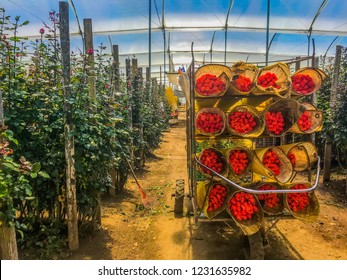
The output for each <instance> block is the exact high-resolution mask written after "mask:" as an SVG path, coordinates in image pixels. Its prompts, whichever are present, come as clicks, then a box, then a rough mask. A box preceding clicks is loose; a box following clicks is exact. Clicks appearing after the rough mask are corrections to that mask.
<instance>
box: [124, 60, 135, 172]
mask: <svg viewBox="0 0 347 280" xmlns="http://www.w3.org/2000/svg"><path fill="white" fill-rule="evenodd" d="M130 69H131V65H130V58H127V59H126V60H125V75H126V79H127V92H128V113H129V128H130V131H131V132H132V131H133V108H132V99H133V95H132V92H131V70H130ZM129 151H130V163H131V167H132V168H134V139H133V137H131V138H130V148H129Z"/></svg>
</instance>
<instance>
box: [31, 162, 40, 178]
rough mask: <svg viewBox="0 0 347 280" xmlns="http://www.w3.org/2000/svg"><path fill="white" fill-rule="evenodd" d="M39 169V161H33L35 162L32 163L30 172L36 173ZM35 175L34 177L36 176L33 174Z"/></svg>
mask: <svg viewBox="0 0 347 280" xmlns="http://www.w3.org/2000/svg"><path fill="white" fill-rule="evenodd" d="M40 169H41V163H39V162H35V163H34V164H33V168H32V172H34V173H37V172H39V171H40ZM35 177H36V176H35ZM35 177H33V178H35Z"/></svg>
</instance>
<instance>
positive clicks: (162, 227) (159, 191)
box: [69, 122, 347, 260]
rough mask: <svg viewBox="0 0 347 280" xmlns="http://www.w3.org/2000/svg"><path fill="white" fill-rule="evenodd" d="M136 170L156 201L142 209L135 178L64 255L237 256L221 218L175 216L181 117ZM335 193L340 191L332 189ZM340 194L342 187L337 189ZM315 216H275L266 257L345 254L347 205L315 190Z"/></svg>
mask: <svg viewBox="0 0 347 280" xmlns="http://www.w3.org/2000/svg"><path fill="white" fill-rule="evenodd" d="M155 154H156V158H154V159H151V160H149V161H148V163H147V165H146V166H147V167H146V170H145V172H143V173H142V174H140V175H139V180H140V183H141V184H142V186H143V187H144V189H146V191H147V192H148V193H149V194H150V195H151V196H152V197H155V198H156V200H157V205H156V208H155V209H152V210H144V209H143V208H142V207H141V201H140V197H139V193H138V190H137V188H136V185H135V182H134V181H133V180H130V181H129V182H128V184H127V186H126V188H125V189H126V191H124V192H123V193H122V194H119V195H118V196H117V198H116V199H111V198H107V199H104V200H103V209H102V213H103V215H102V227H101V228H100V229H99V230H98V232H96V234H94V235H93V236H88V237H86V238H82V239H81V248H80V250H79V251H77V252H75V253H73V254H72V255H71V256H70V257H69V259H94V260H96V259H133V260H135V259H158V260H161V259H169V260H175V259H187V260H189V259H239V258H240V257H241V255H240V251H241V247H240V241H239V240H240V233H239V231H238V230H235V229H233V228H230V227H228V226H226V225H225V224H223V223H202V224H200V226H199V227H198V228H195V227H194V224H193V219H192V218H191V217H186V216H184V217H182V218H174V214H173V202H174V201H173V199H171V193H172V192H173V188H174V187H175V182H176V180H177V179H187V178H186V177H187V175H186V174H187V172H186V152H185V127H184V123H183V122H181V123H180V124H179V125H178V126H177V127H173V128H172V129H171V131H170V132H167V133H165V135H164V141H163V143H162V144H161V146H160V148H159V149H158V150H157V151H156V153H155ZM334 193H335V194H336V193H337V195H339V193H340V192H334ZM341 194H342V192H341ZM318 197H319V201H320V204H321V213H320V215H319V217H318V219H317V221H315V222H313V223H309V224H305V223H303V222H301V221H298V220H280V221H279V222H278V223H277V224H276V225H275V226H274V227H273V228H271V230H270V231H269V232H268V239H269V245H268V246H267V247H266V249H265V251H266V259H347V206H346V204H344V203H345V202H346V200H345V199H342V200H341V199H340V200H339V199H338V197H334V196H333V195H332V194H331V193H330V192H329V191H328V189H327V188H326V187H321V190H320V191H319V192H318Z"/></svg>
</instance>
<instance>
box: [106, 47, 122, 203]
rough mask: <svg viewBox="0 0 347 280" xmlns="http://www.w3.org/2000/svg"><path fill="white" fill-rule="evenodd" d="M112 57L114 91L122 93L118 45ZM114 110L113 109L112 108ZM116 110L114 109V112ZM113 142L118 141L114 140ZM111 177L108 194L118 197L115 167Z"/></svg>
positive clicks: (113, 124) (114, 48)
mask: <svg viewBox="0 0 347 280" xmlns="http://www.w3.org/2000/svg"><path fill="white" fill-rule="evenodd" d="M112 57H113V63H112V75H113V77H112V79H111V80H112V82H113V88H112V91H113V93H114V91H116V92H119V91H120V75H119V49H118V45H113V46H112ZM111 98H112V99H111V100H110V103H112V102H113V101H114V95H112V97H111ZM112 108H113V107H112ZM113 110H114V109H112V111H113ZM114 126H115V122H112V127H114ZM113 141H116V140H115V139H113ZM110 176H111V181H112V186H111V187H110V188H109V189H108V194H109V195H110V196H112V197H115V196H116V182H117V170H116V168H115V167H112V168H111V170H110Z"/></svg>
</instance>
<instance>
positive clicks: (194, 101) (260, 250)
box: [173, 52, 320, 259]
mask: <svg viewBox="0 0 347 280" xmlns="http://www.w3.org/2000/svg"><path fill="white" fill-rule="evenodd" d="M192 56H193V59H192V63H191V65H190V67H189V69H188V73H187V75H186V76H185V77H182V79H183V80H181V83H180V84H181V87H182V89H183V91H185V92H186V93H189V94H187V95H188V96H187V111H186V121H187V126H186V133H187V147H186V149H187V170H188V182H187V184H188V193H185V192H184V181H183V180H178V181H177V182H176V191H175V194H173V196H174V197H175V205H174V211H175V213H182V211H183V200H184V198H186V199H188V204H189V208H191V209H189V210H191V212H192V213H193V215H194V221H195V223H196V224H198V223H199V222H209V221H211V222H216V221H217V222H219V221H220V222H225V223H229V222H232V218H231V217H230V218H229V217H222V218H214V219H211V220H209V219H207V218H206V217H205V216H204V215H203V214H202V211H199V209H198V206H197V195H196V192H197V189H196V186H197V174H198V173H199V171H198V167H199V166H200V167H203V168H205V169H207V170H209V171H210V172H211V173H212V178H213V177H217V178H219V179H221V180H222V181H223V182H224V183H226V184H229V185H230V186H233V187H235V188H237V189H238V190H240V191H244V192H247V193H252V194H269V193H277V194H288V193H303V192H312V191H314V190H315V189H316V188H317V186H318V181H319V174H320V158H319V156H318V155H317V174H316V178H315V181H314V183H313V185H312V187H310V188H308V189H303V190H291V189H276V190H266V191H265V190H257V189H249V188H246V187H244V186H242V184H240V183H237V182H234V181H232V180H230V179H229V178H226V177H224V176H222V175H221V174H219V173H217V172H215V171H214V170H212V169H211V168H209V167H208V166H206V165H204V164H203V163H201V162H200V161H199V159H198V157H197V142H198V141H200V140H201V141H203V140H205V141H208V140H211V138H209V137H207V136H201V135H199V136H198V135H196V133H195V114H196V107H197V106H200V107H203V106H204V105H203V103H204V102H205V103H206V102H207V103H206V104H209V106H211V104H212V106H216V107H224V108H225V107H228V106H229V105H230V104H232V103H234V102H238V101H240V100H243V103H244V104H252V106H253V105H257V104H260V103H263V102H266V101H267V100H269V99H270V98H273V96H247V97H245V96H226V97H209V98H200V97H196V96H195V95H194V86H195V85H194V82H195V62H194V55H193V52H192ZM223 138H224V139H225V138H232V137H231V136H217V137H214V138H213V139H212V140H213V141H219V140H221V139H223ZM233 139H235V138H233ZM243 141H251V143H252V145H253V148H255V141H254V139H253V140H252V139H251V140H250V139H248V140H243ZM189 210H188V211H189ZM283 218H284V219H290V218H293V217H292V216H291V215H290V214H289V213H287V214H286V213H284V214H283V213H282V214H280V215H276V216H265V219H267V220H272V221H273V223H272V225H271V226H270V228H271V227H272V226H274V225H275V224H276V223H277V222H278V221H279V220H280V219H283ZM232 225H233V226H235V225H234V224H233V223H232ZM265 233H266V231H265V226H264V223H263V225H262V226H261V228H260V230H259V231H258V232H256V233H255V234H252V235H245V236H244V238H243V239H244V242H243V246H244V251H245V257H246V258H248V259H264V256H265V253H264V245H265V244H266V242H267V241H266V240H267V239H266V236H265Z"/></svg>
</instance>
